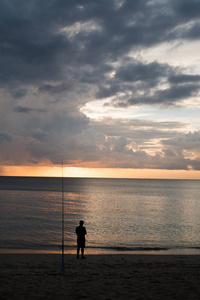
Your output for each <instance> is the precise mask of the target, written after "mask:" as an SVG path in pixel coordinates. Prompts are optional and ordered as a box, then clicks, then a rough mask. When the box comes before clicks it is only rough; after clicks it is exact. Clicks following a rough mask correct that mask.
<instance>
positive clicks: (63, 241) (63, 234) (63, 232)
mask: <svg viewBox="0 0 200 300" xmlns="http://www.w3.org/2000/svg"><path fill="white" fill-rule="evenodd" d="M64 225H65V220H64V178H63V161H62V272H64V270H65V266H64V263H65V260H64V252H65V238H64V236H65V227H64Z"/></svg>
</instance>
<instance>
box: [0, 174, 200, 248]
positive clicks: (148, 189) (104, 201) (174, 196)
mask: <svg viewBox="0 0 200 300" xmlns="http://www.w3.org/2000/svg"><path fill="white" fill-rule="evenodd" d="M63 190H64V193H63V194H62V178H49V177H48V178H44V177H43V178H42V177H41V178H38V177H0V252H1V253H4V252H6V253H9V252H11V253H13V252H15V253H16V252H17V253H24V252H27V253H41V252H42V253H60V252H61V244H62V195H63V200H64V231H65V236H64V240H65V253H75V252H76V234H75V228H76V226H78V223H79V220H84V222H85V223H84V225H85V227H86V229H87V238H86V250H85V253H86V254H87V253H90V254H91V253H94V254H98V253H104V254H105V253H107V254H109V253H124V254H125V253H148V254H149V253H153V254H155V253H156V254H163V253H164V254H165V253H166V254H170V253H172V254H174V253H175V254H176V253H177V254H181V253H183V254H194V253H195V254H196V253H197V254H200V181H198V180H163V179H160V180H158V179H95V178H64V179H63Z"/></svg>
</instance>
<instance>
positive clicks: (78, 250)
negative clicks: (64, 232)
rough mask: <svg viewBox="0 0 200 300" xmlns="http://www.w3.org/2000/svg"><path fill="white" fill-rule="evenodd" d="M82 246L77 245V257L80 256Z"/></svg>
mask: <svg viewBox="0 0 200 300" xmlns="http://www.w3.org/2000/svg"><path fill="white" fill-rule="evenodd" d="M79 252H80V247H77V258H79Z"/></svg>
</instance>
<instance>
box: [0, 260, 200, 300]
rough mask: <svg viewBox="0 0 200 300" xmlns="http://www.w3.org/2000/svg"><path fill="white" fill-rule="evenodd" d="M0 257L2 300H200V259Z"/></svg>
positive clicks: (0, 292) (0, 290)
mask: <svg viewBox="0 0 200 300" xmlns="http://www.w3.org/2000/svg"><path fill="white" fill-rule="evenodd" d="M86 257H87V259H84V260H82V259H76V255H75V254H65V270H64V272H62V271H61V254H0V278H1V285H0V294H1V299H18V298H19V299H72V300H73V299H80V298H82V299H83V298H85V299H198V296H199V295H200V286H199V280H200V255H153V254H152V255H148V254H145V255H141V254H124V255H123V254H106V255H105V254H104V255H102V254H97V255H87V254H86Z"/></svg>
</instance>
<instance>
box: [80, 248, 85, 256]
mask: <svg viewBox="0 0 200 300" xmlns="http://www.w3.org/2000/svg"><path fill="white" fill-rule="evenodd" d="M81 257H82V258H85V256H84V247H82V248H81Z"/></svg>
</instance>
